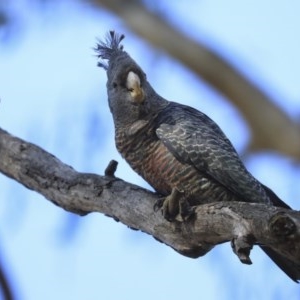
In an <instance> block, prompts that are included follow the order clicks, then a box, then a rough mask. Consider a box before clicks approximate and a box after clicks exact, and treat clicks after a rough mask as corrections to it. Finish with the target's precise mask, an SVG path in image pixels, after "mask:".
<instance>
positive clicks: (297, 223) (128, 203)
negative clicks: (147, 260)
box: [0, 129, 300, 263]
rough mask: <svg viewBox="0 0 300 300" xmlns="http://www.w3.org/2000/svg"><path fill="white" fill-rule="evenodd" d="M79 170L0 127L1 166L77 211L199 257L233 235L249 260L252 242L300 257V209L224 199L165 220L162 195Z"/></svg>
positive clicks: (236, 249)
mask: <svg viewBox="0 0 300 300" xmlns="http://www.w3.org/2000/svg"><path fill="white" fill-rule="evenodd" d="M115 168H116V163H112V164H111V165H110V166H109V167H108V168H107V170H106V172H107V174H108V175H110V176H99V175H96V174H88V173H79V172H76V171H75V170H74V169H73V168H72V167H70V166H68V165H66V164H63V163H62V162H61V161H59V160H58V159H57V158H56V157H54V156H53V155H51V154H50V153H48V152H46V151H45V150H43V149H41V148H40V147H38V146H36V145H33V144H31V143H28V142H26V141H24V140H21V139H19V138H17V137H13V136H12V135H10V134H9V133H7V132H6V131H4V130H2V129H0V172H1V173H3V174H5V175H6V176H8V177H10V178H12V179H14V180H17V181H18V182H20V183H21V184H23V185H24V186H26V187H27V188H29V189H32V190H35V191H37V192H39V193H40V194H42V195H43V196H44V197H45V198H47V199H48V200H50V201H51V202H53V203H54V204H56V205H58V206H59V207H62V208H64V209H65V210H67V211H71V212H74V213H76V214H79V215H85V214H88V213H90V212H100V213H103V214H105V215H107V216H111V217H113V218H114V219H115V220H117V221H120V222H122V223H123V224H125V225H127V226H128V227H130V228H133V229H138V230H141V231H143V232H146V233H148V234H150V235H152V236H153V237H154V238H156V239H157V240H159V241H161V242H163V243H165V244H166V245H169V246H170V247H172V248H174V249H175V250H176V251H178V252H179V253H181V254H183V255H185V256H189V257H194V258H196V257H199V256H202V255H204V254H205V253H207V252H208V251H209V250H210V249H211V248H212V247H213V246H215V245H217V244H220V243H224V242H227V241H232V245H233V250H234V252H235V253H236V254H237V255H238V256H239V258H240V260H241V261H242V262H244V263H250V262H251V261H250V258H249V253H250V250H251V248H252V245H253V244H257V243H258V244H264V245H271V246H274V245H276V250H277V251H278V252H280V253H281V254H283V255H285V256H286V257H288V258H289V259H291V260H292V261H294V262H297V263H300V243H299V241H300V235H299V232H300V213H299V212H296V211H290V210H286V209H281V208H276V207H270V206H267V205H264V204H253V203H242V202H231V203H226V202H220V203H212V204H206V205H201V206H198V207H197V209H196V215H195V218H193V219H192V220H191V221H189V222H179V221H176V222H172V223H170V222H167V221H166V220H165V219H164V218H163V217H162V215H161V214H160V213H155V212H154V211H153V205H154V203H155V201H156V200H157V199H158V197H159V196H158V195H156V194H154V193H152V192H150V191H147V190H145V189H143V188H141V187H138V186H136V185H133V184H130V183H127V182H125V181H123V180H121V179H118V178H115V177H113V176H111V175H113V173H114V170H115Z"/></svg>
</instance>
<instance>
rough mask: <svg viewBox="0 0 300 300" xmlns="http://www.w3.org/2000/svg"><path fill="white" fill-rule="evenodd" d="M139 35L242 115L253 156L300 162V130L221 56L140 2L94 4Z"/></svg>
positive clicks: (116, 0)
mask: <svg viewBox="0 0 300 300" xmlns="http://www.w3.org/2000/svg"><path fill="white" fill-rule="evenodd" d="M91 2H92V3H94V5H95V6H97V7H105V8H106V9H108V10H109V11H111V12H113V13H115V14H117V15H118V16H119V17H120V18H121V19H122V20H123V21H124V22H125V23H126V25H127V26H128V27H129V28H131V29H132V30H133V31H134V32H136V33H137V34H139V35H140V36H142V37H143V38H145V39H146V40H147V41H149V42H150V43H152V44H153V45H154V46H155V47H157V48H160V49H162V50H164V51H166V52H167V53H168V54H169V55H171V56H173V57H174V58H175V59H178V60H179V61H181V62H182V63H183V64H184V65H186V66H187V67H188V68H189V69H190V70H192V71H193V72H195V73H196V74H197V75H198V76H199V77H201V78H202V79H204V80H205V81H206V82H207V83H209V84H210V85H211V86H213V87H214V88H216V89H218V90H219V91H220V92H221V93H222V94H223V95H224V96H226V97H227V98H228V99H229V100H230V101H232V103H233V104H234V105H235V106H236V107H237V108H238V109H239V110H240V112H241V113H242V114H243V116H244V117H245V119H246V120H247V122H248V124H249V126H250V128H251V130H252V141H251V145H250V148H251V149H252V150H255V151H258V150H266V149H267V150H276V151H278V152H280V153H282V154H285V155H288V156H290V157H294V158H296V159H297V160H299V159H300V126H299V124H298V123H296V122H293V121H292V120H291V119H290V118H289V117H288V116H287V115H286V114H285V113H284V112H283V111H281V110H280V109H279V108H278V107H277V106H276V105H275V104H274V101H272V99H271V98H270V97H269V96H267V95H266V94H265V93H264V92H263V91H262V90H260V89H259V88H258V87H256V86H255V85H254V84H252V83H251V82H250V81H249V80H248V79H247V78H245V76H243V75H242V74H241V73H240V72H239V71H238V70H237V69H236V68H234V67H233V66H232V65H230V63H228V62H226V61H225V60H224V59H223V58H222V57H221V56H220V55H219V54H217V53H216V52H214V51H213V50H212V49H209V48H208V47H207V46H205V45H204V44H201V43H200V42H195V41H193V40H192V39H190V38H189V37H187V36H185V35H184V34H182V33H180V32H179V31H178V30H177V29H175V28H174V27H173V26H171V25H170V24H169V23H168V22H167V21H166V20H165V19H163V18H162V17H161V16H158V15H156V14H154V13H152V12H150V11H149V10H147V9H146V8H145V6H144V5H143V4H142V1H136V0H127V1H123V0H93V1H91Z"/></svg>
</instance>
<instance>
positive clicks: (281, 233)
mask: <svg viewBox="0 0 300 300" xmlns="http://www.w3.org/2000/svg"><path fill="white" fill-rule="evenodd" d="M269 228H270V231H271V232H272V233H273V234H274V236H276V237H277V238H282V239H285V238H287V237H288V236H290V235H292V234H294V233H295V232H296V230H297V226H296V224H295V222H294V221H293V220H292V219H291V217H289V216H288V215H287V214H286V213H284V212H279V213H277V214H275V215H274V216H272V218H271V219H270V221H269Z"/></svg>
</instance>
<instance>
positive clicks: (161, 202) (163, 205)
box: [153, 188, 195, 222]
mask: <svg viewBox="0 0 300 300" xmlns="http://www.w3.org/2000/svg"><path fill="white" fill-rule="evenodd" d="M153 209H154V211H155V212H156V211H158V210H159V209H161V211H162V214H163V216H164V218H165V219H166V220H167V221H169V222H172V221H174V220H175V219H176V217H177V216H178V215H180V216H181V219H182V220H183V221H187V220H188V219H190V217H191V216H192V215H194V212H195V208H194V207H192V206H190V204H189V203H188V202H187V201H186V199H185V197H184V193H183V192H182V191H179V190H178V189H177V188H173V189H172V192H171V194H170V195H169V196H167V197H165V198H159V199H158V200H157V201H156V202H155V204H154V207H153Z"/></svg>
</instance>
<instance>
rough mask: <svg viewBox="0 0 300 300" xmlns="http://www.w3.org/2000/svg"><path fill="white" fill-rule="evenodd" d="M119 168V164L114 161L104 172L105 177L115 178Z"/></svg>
mask: <svg viewBox="0 0 300 300" xmlns="http://www.w3.org/2000/svg"><path fill="white" fill-rule="evenodd" d="M117 167H118V162H117V161H116V160H114V159H112V160H111V161H110V162H109V164H108V166H107V167H106V169H105V171H104V174H105V176H108V177H115V172H116V171H117Z"/></svg>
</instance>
